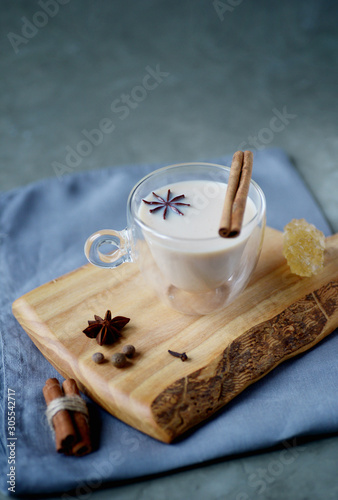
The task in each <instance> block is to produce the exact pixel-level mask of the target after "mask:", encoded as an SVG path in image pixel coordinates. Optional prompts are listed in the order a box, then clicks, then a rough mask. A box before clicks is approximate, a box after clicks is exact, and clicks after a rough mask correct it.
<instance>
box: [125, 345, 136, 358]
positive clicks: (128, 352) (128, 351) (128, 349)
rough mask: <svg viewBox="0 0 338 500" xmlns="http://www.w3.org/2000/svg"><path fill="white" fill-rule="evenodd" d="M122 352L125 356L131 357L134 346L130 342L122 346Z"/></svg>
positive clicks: (133, 352)
mask: <svg viewBox="0 0 338 500" xmlns="http://www.w3.org/2000/svg"><path fill="white" fill-rule="evenodd" d="M122 352H123V353H124V354H125V355H126V356H127V358H132V357H133V356H134V354H135V347H134V346H133V345H131V344H127V345H125V346H123V348H122Z"/></svg>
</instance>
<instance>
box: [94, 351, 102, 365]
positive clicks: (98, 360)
mask: <svg viewBox="0 0 338 500" xmlns="http://www.w3.org/2000/svg"><path fill="white" fill-rule="evenodd" d="M92 360H93V361H94V363H97V364H98V365H99V364H100V363H103V361H104V356H103V354H102V352H95V353H94V354H93V356H92Z"/></svg>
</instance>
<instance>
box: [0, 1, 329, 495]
mask: <svg viewBox="0 0 338 500" xmlns="http://www.w3.org/2000/svg"><path fill="white" fill-rule="evenodd" d="M41 4H44V5H45V9H43V8H42V7H41ZM47 4H48V5H49V7H46V5H47ZM337 5H338V4H337V2H335V1H334V0H298V1H297V2H294V1H291V0H284V1H283V2H271V1H270V2H269V1H268V0H256V1H252V0H251V1H250V0H218V1H213V0H181V1H179V0H139V1H138V2H135V1H131V0H124V1H122V0H120V1H118V0H115V1H108V0H93V1H89V0H55V1H54V0H49V1H48V2H47V0H40V3H39V2H38V1H33V0H32V1H30V0H26V1H13V0H1V3H0V33H1V38H0V40H1V54H0V75H1V78H0V109H1V114H0V141H1V148H0V189H1V190H7V189H11V188H13V187H17V186H20V185H24V184H27V183H29V182H33V181H35V180H38V179H41V178H44V177H51V176H59V177H60V176H61V175H62V174H63V173H64V172H65V171H69V172H77V171H78V172H80V171H83V170H89V169H96V168H102V167H106V166H110V165H123V164H130V163H143V162H144V163H151V162H161V163H168V164H169V163H176V162H181V161H182V162H183V161H193V160H203V159H210V158H215V157H219V156H221V155H224V154H231V153H233V152H234V151H235V150H236V149H239V148H240V147H243V146H244V147H246V148H248V149H252V150H255V149H263V148H267V147H275V146H278V147H282V148H284V149H285V150H286V152H287V153H288V154H289V155H290V157H291V159H292V161H293V162H294V164H295V166H296V168H297V169H298V170H299V172H300V174H301V175H302V177H303V178H304V180H305V182H306V184H307V185H308V187H309V189H310V190H311V191H312V193H313V195H314V196H315V198H316V199H317V200H318V202H319V204H320V206H321V207H322V209H323V212H324V213H325V215H326V217H327V219H328V221H329V223H330V225H331V227H332V229H333V231H334V232H337V231H338V197H337V188H338V165H337V157H338V155H337V153H338V138H337V129H338V126H337V83H338V78H337V64H336V58H337V51H338V36H337V28H336V26H337V13H338V8H337ZM46 9H47V10H46ZM48 9H49V11H48ZM41 12H42V15H41ZM156 68H157V76H156V77H155V78H154V76H152V78H150V77H147V75H151V74H154V71H155V72H156ZM276 113H277V114H278V113H282V114H283V116H284V126H283V127H281V126H280V127H279V129H278V130H277V128H276V126H275V125H276V122H275V121H274V117H275V116H276ZM279 123H280V122H279ZM100 126H101V129H102V130H103V132H102V134H101V136H100V135H96V136H95V137H96V142H97V144H95V145H93V146H92V147H91V150H88V148H87V149H86V148H85V146H84V143H83V140H84V139H85V134H86V133H89V132H90V131H92V130H93V129H97V128H98V127H100ZM113 126H114V130H112V129H113ZM83 131H87V132H83ZM93 137H94V136H93ZM95 137H94V139H95ZM70 151H72V152H73V156H72V157H71V155H69V153H70ZM74 151H76V152H77V156H76V157H74ZM295 449H296V450H297V449H298V448H295ZM279 454H280V450H275V451H269V452H266V453H263V454H261V453H259V454H256V455H255V454H253V455H251V456H248V457H240V458H233V459H229V460H225V461H224V462H221V463H218V464H212V465H210V464H208V465H205V466H204V467H200V468H197V469H193V470H189V471H183V472H179V473H175V474H168V475H167V476H165V477H161V478H154V479H150V480H145V481H139V482H136V483H135V484H132V485H125V486H118V487H115V488H110V489H109V490H105V491H104V490H101V491H96V492H94V493H93V495H92V498H97V499H103V498H121V499H124V498H131V499H132V498H140V499H143V498H144V499H176V498H177V499H178V498H185V497H187V496H191V495H192V494H193V496H194V498H196V499H200V498H201V499H202V498H203V499H225V498H227V499H230V500H232V499H234V500H244V499H248V498H250V499H253V498H266V499H270V498H271V499H285V498H290V499H295V500H297V499H303V500H305V499H317V498H318V499H322V498H325V499H331V498H332V499H333V498H338V485H337V481H336V472H337V456H338V441H337V437H334V436H331V437H328V438H325V439H321V440H313V442H311V443H309V444H306V445H302V448H301V451H299V452H297V453H295V460H294V461H293V462H292V463H290V464H288V465H287V466H286V465H283V466H282V467H279V468H278V466H277V465H276V463H278V461H279V456H280V455H279ZM259 470H267V471H270V472H269V474H268V475H267V476H266V479H264V481H265V482H264V485H263V484H262V483H261V484H260V487H259V486H257V485H256V486H254V485H253V480H251V481H250V477H251V478H252V477H253V476H252V474H256V475H258V474H260V473H259Z"/></svg>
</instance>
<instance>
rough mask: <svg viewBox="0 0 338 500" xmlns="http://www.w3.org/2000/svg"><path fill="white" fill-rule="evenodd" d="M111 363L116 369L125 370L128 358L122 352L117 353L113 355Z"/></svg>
mask: <svg viewBox="0 0 338 500" xmlns="http://www.w3.org/2000/svg"><path fill="white" fill-rule="evenodd" d="M111 362H112V363H113V365H114V366H116V368H123V367H124V366H126V364H127V358H126V356H125V354H123V353H122V352H116V353H115V354H113V355H112V357H111Z"/></svg>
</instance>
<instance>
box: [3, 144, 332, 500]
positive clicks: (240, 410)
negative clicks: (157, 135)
mask: <svg viewBox="0 0 338 500" xmlns="http://www.w3.org/2000/svg"><path fill="white" fill-rule="evenodd" d="M213 161H214V162H218V163H221V164H225V165H229V164H230V157H224V158H218V159H216V160H215V159H214V160H213ZM158 167H159V165H142V166H138V165H134V166H125V167H120V168H107V169H102V170H98V171H93V172H85V173H74V174H72V175H69V176H64V177H63V178H62V180H61V181H60V180H59V179H57V178H56V177H55V178H50V179H47V180H43V181H40V182H37V183H34V184H31V185H28V186H25V187H22V188H18V189H14V190H12V191H9V192H5V193H3V194H2V196H1V197H0V220H1V226H0V276H1V288H0V332H1V343H0V350H1V361H2V362H1V372H0V376H1V379H0V380H1V389H2V390H1V399H0V446H1V455H0V460H1V462H0V466H1V469H0V470H1V479H0V481H1V483H0V487H1V490H2V491H3V492H4V493H8V492H9V490H8V488H9V487H10V485H11V483H8V482H7V481H10V479H11V476H10V472H11V469H10V466H11V465H13V463H14V462H12V464H10V463H9V461H10V460H11V459H13V458H14V460H15V463H14V466H15V470H14V476H13V469H12V478H13V477H14V482H15V487H14V490H15V493H16V494H38V493H51V492H65V491H68V490H71V489H72V490H74V492H73V493H72V494H69V497H70V498H72V497H73V496H74V497H75V495H78V494H88V493H90V492H92V491H95V490H96V489H98V488H99V487H100V486H101V485H102V484H103V483H104V482H106V481H114V480H123V479H128V478H137V477H140V476H144V475H149V474H155V473H159V472H163V471H169V470H171V469H177V468H179V467H183V466H187V465H193V464H198V463H201V462H204V461H206V460H210V459H216V458H219V457H225V456H229V455H232V454H237V453H242V452H250V451H254V450H258V449H261V448H265V447H269V446H273V445H275V444H277V443H280V442H283V441H284V440H286V439H289V438H292V437H294V436H298V435H311V434H318V433H330V432H335V431H337V430H338V398H337V397H336V395H337V392H336V391H337V389H336V388H337V384H338V364H337V358H338V337H337V335H336V332H335V333H333V334H331V335H330V336H329V337H328V338H327V339H325V340H324V341H322V342H321V343H320V344H319V345H318V346H316V348H314V349H312V350H311V351H309V352H306V353H304V354H303V355H301V356H298V357H297V358H294V359H292V360H290V361H288V362H285V363H284V364H282V365H280V366H279V367H277V368H276V369H275V370H274V371H273V372H271V373H270V374H269V375H268V376H266V377H265V378H263V379H262V380H260V381H259V382H257V383H256V384H254V385H252V386H251V387H249V388H248V389H246V390H245V391H244V392H243V393H242V394H241V395H239V396H238V397H237V398H235V399H234V400H233V401H232V402H231V403H230V404H228V405H227V406H226V407H225V408H224V409H222V410H221V411H220V412H218V413H217V414H216V415H215V416H214V417H212V418H211V419H210V420H208V421H207V422H205V423H204V424H203V425H201V426H199V427H198V428H197V429H195V430H194V431H193V432H191V433H189V434H188V435H186V436H185V437H184V438H182V439H180V440H178V441H177V442H176V443H173V444H170V445H168V444H163V443H161V442H158V441H156V440H155V439H152V438H150V437H148V436H146V435H144V434H142V433H141V432H139V431H137V430H135V429H133V428H132V427H129V426H128V425H126V424H124V423H123V422H121V421H119V420H117V419H116V418H114V417H113V416H111V415H109V414H108V413H107V412H106V411H104V410H103V409H101V408H100V407H99V406H98V405H96V404H95V403H93V402H91V401H89V400H88V402H89V408H90V412H91V414H92V417H93V418H92V422H94V421H95V422H96V423H95V429H94V431H95V432H96V434H97V439H98V448H97V450H96V451H94V452H93V453H91V454H90V455H87V456H84V457H82V458H73V457H65V456H63V455H58V454H57V453H56V452H55V448H54V442H53V438H52V435H51V432H50V429H49V428H48V425H47V422H46V418H45V416H44V411H45V402H44V399H43V395H42V387H43V385H44V383H45V381H46V379H47V378H49V377H57V378H58V379H59V380H60V381H62V380H63V379H62V377H61V376H60V375H58V374H57V372H56V371H55V369H54V368H53V367H52V366H51V365H50V364H49V362H48V361H47V360H46V359H45V358H44V357H43V356H42V354H41V353H40V352H39V351H38V349H37V348H36V347H35V345H34V344H33V343H32V341H31V340H30V339H29V337H28V335H27V334H26V333H25V332H24V330H23V329H22V328H21V326H20V325H19V324H18V323H17V321H16V320H15V318H14V317H13V315H12V312H11V305H12V302H13V301H14V300H15V299H16V298H18V297H20V296H21V295H22V294H24V293H26V292H28V291H29V290H32V289H33V288H35V287H37V286H39V285H41V284H43V283H45V282H47V281H49V280H52V279H54V278H57V277H58V276H61V275H62V274H64V273H66V272H68V271H70V270H72V269H75V268H77V267H79V266H81V265H83V264H85V263H86V259H85V257H84V254H83V245H84V241H85V240H86V238H87V237H88V236H89V235H90V234H91V233H93V232H94V231H96V230H98V229H101V228H109V227H110V228H114V229H122V228H123V227H124V226H125V224H126V209H125V207H126V201H127V197H128V194H129V191H130V190H131V188H132V187H133V185H134V184H135V183H136V182H137V181H138V180H139V179H140V178H141V177H143V176H144V175H145V174H147V173H149V172H150V171H152V170H155V169H156V168H158ZM253 178H254V179H255V180H256V181H257V182H258V184H259V185H260V186H261V187H262V189H263V190H264V192H265V194H266V198H267V207H268V213H267V222H268V225H270V226H271V227H274V228H276V229H279V230H282V229H283V227H284V225H285V224H286V223H288V222H289V221H290V220H291V219H292V218H301V217H304V218H306V219H307V220H308V221H309V222H312V223H313V224H315V225H316V226H317V227H318V228H319V229H321V230H322V231H323V232H324V234H325V235H329V234H330V228H329V226H328V224H327V223H326V221H325V219H324V217H323V215H322V214H321V212H320V210H319V209H318V207H317V205H316V203H315V201H314V199H313V198H312V196H311V194H310V193H309V192H308V190H307V188H306V187H305V185H304V183H303V182H302V179H301V178H300V177H299V175H298V173H297V171H296V170H295V169H294V167H293V166H292V165H291V163H290V162H289V159H288V158H287V156H286V155H285V154H284V152H283V151H281V150H277V149H273V150H265V151H259V152H257V153H256V154H255V162H254V172H253ZM8 396H10V397H11V398H12V399H10V398H8ZM14 400H15V408H13V409H12V406H13V404H12V403H13V401H14ZM9 409H11V411H14V412H15V425H14V426H12V427H15V430H14V434H15V435H14V437H15V438H17V439H15V440H14V439H13V436H11V435H10V434H9V431H10V430H9V428H8V413H7V412H8V410H9ZM12 416H13V414H12ZM11 423H13V422H11ZM92 425H93V423H92ZM12 432H13V430H12ZM8 445H9V446H8ZM69 497H68V496H67V497H65V498H69Z"/></svg>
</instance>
